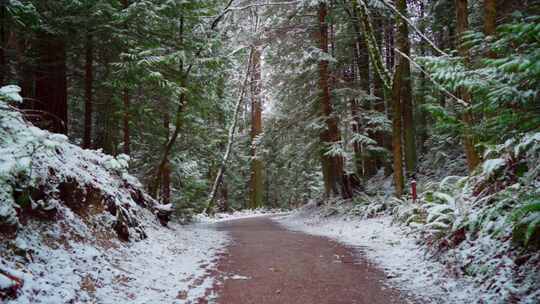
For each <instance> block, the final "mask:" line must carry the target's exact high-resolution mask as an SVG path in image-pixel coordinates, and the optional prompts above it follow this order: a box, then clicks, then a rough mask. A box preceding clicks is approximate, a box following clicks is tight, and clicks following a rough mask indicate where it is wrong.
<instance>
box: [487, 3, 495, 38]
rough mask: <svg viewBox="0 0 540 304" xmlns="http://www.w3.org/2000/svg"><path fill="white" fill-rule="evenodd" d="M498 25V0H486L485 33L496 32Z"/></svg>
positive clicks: (491, 33)
mask: <svg viewBox="0 0 540 304" xmlns="http://www.w3.org/2000/svg"><path fill="white" fill-rule="evenodd" d="M496 27H497V0H484V33H485V34H486V35H487V36H491V35H493V34H495V30H496Z"/></svg>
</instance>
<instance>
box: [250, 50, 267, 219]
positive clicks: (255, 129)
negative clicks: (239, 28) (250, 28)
mask: <svg viewBox="0 0 540 304" xmlns="http://www.w3.org/2000/svg"><path fill="white" fill-rule="evenodd" d="M261 89H262V88H261V49H260V47H255V48H254V50H253V60H252V71H251V176H250V182H249V184H250V202H249V207H250V208H251V209H256V208H259V207H261V206H262V203H263V185H264V184H263V163H262V160H261V159H259V158H258V157H257V139H258V138H259V136H260V135H261V133H262V96H261Z"/></svg>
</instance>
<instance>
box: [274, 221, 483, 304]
mask: <svg viewBox="0 0 540 304" xmlns="http://www.w3.org/2000/svg"><path fill="white" fill-rule="evenodd" d="M276 219H277V220H278V222H279V223H281V224H282V225H284V226H285V227H287V228H289V229H291V230H295V231H302V232H305V233H309V234H313V235H319V236H326V237H329V238H332V239H335V240H337V241H339V242H342V243H345V244H347V245H349V246H351V247H354V248H356V249H357V250H358V252H359V254H361V255H364V256H366V257H367V258H368V259H370V260H371V261H373V262H374V263H375V264H376V265H378V266H379V267H380V268H382V269H383V270H384V271H385V273H386V275H387V277H388V279H389V282H390V283H391V284H392V285H394V286H396V287H398V288H399V289H401V290H402V291H404V292H407V293H409V294H410V295H413V296H416V297H418V298H422V299H424V300H425V301H426V302H427V303H474V302H476V301H477V300H478V299H479V297H480V296H479V295H478V294H477V290H475V288H474V286H473V284H472V283H471V282H469V281H467V280H465V279H456V278H453V277H449V276H448V275H446V273H445V267H444V266H443V265H442V264H440V263H438V262H436V261H432V260H428V259H427V257H426V255H425V251H424V250H422V248H420V246H419V245H417V244H416V242H415V240H414V239H413V238H411V237H409V236H407V235H406V232H405V231H403V230H402V229H401V228H400V227H399V226H397V225H392V223H391V221H392V220H391V218H390V217H378V218H372V219H363V220H361V219H349V218H347V217H340V216H334V217H329V218H324V217H321V216H318V215H317V214H316V213H315V212H311V211H306V210H300V211H298V212H296V213H293V214H291V215H289V216H283V217H278V218H276Z"/></svg>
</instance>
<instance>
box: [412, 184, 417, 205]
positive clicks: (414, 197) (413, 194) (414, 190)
mask: <svg viewBox="0 0 540 304" xmlns="http://www.w3.org/2000/svg"><path fill="white" fill-rule="evenodd" d="M411 194H412V200H413V202H414V203H416V180H415V179H413V180H412V181H411Z"/></svg>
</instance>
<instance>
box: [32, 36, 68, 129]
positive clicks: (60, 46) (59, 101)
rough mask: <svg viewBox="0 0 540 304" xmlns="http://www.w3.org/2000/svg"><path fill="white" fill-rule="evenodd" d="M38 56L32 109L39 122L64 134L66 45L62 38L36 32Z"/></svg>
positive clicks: (65, 124)
mask: <svg viewBox="0 0 540 304" xmlns="http://www.w3.org/2000/svg"><path fill="white" fill-rule="evenodd" d="M37 43H38V53H39V60H38V66H37V69H36V74H35V75H36V76H35V94H36V97H35V98H36V99H37V102H36V105H35V110H37V111H38V114H39V115H40V116H41V120H42V126H43V127H44V128H45V129H47V130H49V131H51V132H55V133H63V134H67V131H68V128H67V110H68V106H67V79H66V49H65V43H64V41H63V39H62V38H60V37H57V36H52V35H49V34H45V33H40V34H39V36H38V41H37Z"/></svg>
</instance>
